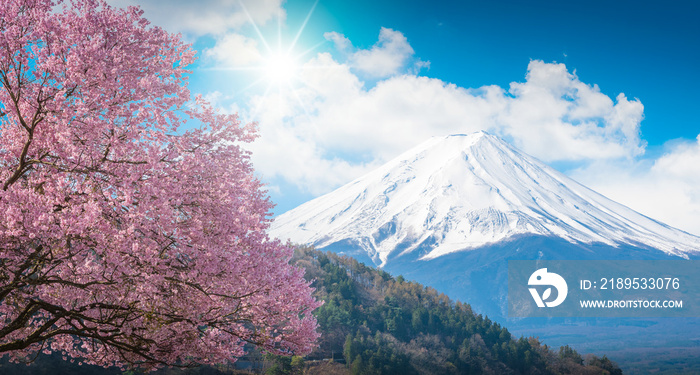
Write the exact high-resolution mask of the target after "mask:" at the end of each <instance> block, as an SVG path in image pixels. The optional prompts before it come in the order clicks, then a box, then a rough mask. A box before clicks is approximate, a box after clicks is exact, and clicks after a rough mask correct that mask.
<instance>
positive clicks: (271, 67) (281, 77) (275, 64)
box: [262, 52, 301, 85]
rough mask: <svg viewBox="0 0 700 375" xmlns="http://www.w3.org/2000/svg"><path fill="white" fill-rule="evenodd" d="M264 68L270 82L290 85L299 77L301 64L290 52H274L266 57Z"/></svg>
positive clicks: (266, 77)
mask: <svg viewBox="0 0 700 375" xmlns="http://www.w3.org/2000/svg"><path fill="white" fill-rule="evenodd" d="M262 70H263V74H264V76H265V79H266V80H267V81H268V83H269V84H273V85H282V84H287V85H289V84H291V83H292V82H293V81H294V80H295V79H296V78H298V75H299V71H300V70H301V66H300V65H299V63H298V62H297V57H295V56H292V55H291V54H290V53H285V52H274V53H271V54H270V56H268V57H267V58H266V59H265V62H264V65H263V68H262Z"/></svg>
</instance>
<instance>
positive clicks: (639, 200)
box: [571, 135, 700, 235]
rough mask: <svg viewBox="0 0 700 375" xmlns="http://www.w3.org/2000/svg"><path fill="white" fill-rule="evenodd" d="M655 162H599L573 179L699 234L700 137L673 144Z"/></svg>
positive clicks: (652, 215) (587, 167) (656, 217)
mask: <svg viewBox="0 0 700 375" xmlns="http://www.w3.org/2000/svg"><path fill="white" fill-rule="evenodd" d="M666 149H667V151H666V153H665V154H663V155H662V156H661V157H659V158H658V159H656V160H643V161H628V162H624V163H619V162H618V163H611V162H598V163H593V164H591V165H589V166H586V167H584V168H581V169H579V170H576V171H573V172H572V173H571V175H572V177H574V178H575V179H577V180H578V181H580V182H581V183H583V184H585V185H587V186H589V187H590V188H592V189H594V190H596V191H598V192H600V193H601V194H604V195H606V196H607V197H608V198H610V199H613V200H615V201H617V202H620V203H622V204H624V205H627V206H629V207H630V208H632V209H634V210H637V211H639V212H641V213H643V214H645V215H647V216H649V217H651V218H654V219H656V220H659V221H661V222H663V223H666V224H669V225H671V226H674V227H676V228H680V229H683V230H685V231H687V232H689V233H692V234H695V235H700V190H699V189H698V186H700V135H698V139H697V140H696V141H695V142H687V141H672V142H669V143H668V144H667V145H666Z"/></svg>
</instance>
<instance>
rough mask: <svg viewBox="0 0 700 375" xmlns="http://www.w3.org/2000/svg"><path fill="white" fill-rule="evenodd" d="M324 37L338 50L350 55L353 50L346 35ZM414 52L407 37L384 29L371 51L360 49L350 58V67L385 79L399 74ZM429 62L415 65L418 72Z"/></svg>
mask: <svg viewBox="0 0 700 375" xmlns="http://www.w3.org/2000/svg"><path fill="white" fill-rule="evenodd" d="M324 37H325V38H326V39H327V40H330V41H332V42H333V43H334V44H335V47H336V49H338V50H339V51H341V52H345V53H348V52H349V51H351V50H352V49H353V47H352V43H351V42H350V40H349V39H348V38H346V37H345V36H344V35H342V34H339V33H336V32H329V33H325V34H324ZM413 54H414V51H413V48H412V47H411V45H410V44H409V43H408V40H407V39H406V37H405V36H404V35H403V34H402V33H401V32H399V31H395V30H392V29H388V28H385V27H382V28H381V30H379V40H378V41H377V43H376V44H374V45H373V46H372V47H371V48H370V49H360V50H357V51H355V52H352V53H351V54H350V55H349V57H348V63H349V64H350V66H351V67H352V68H353V69H355V70H357V71H358V72H361V73H363V74H366V75H368V76H370V77H373V78H383V77H389V76H392V75H395V74H398V73H399V72H400V70H401V69H402V68H404V67H405V66H406V65H407V63H408V62H409V60H410V58H411V57H412V56H413ZM426 64H429V63H427V62H420V60H419V63H417V64H416V65H415V67H416V68H418V70H420V68H422V67H426V66H427V65H426Z"/></svg>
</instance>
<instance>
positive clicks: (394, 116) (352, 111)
mask: <svg viewBox="0 0 700 375" xmlns="http://www.w3.org/2000/svg"><path fill="white" fill-rule="evenodd" d="M329 37H330V38H331V39H337V40H339V41H340V43H341V44H342V43H344V42H343V39H340V38H339V36H338V35H334V36H329ZM349 59H351V58H349ZM307 67H308V69H303V70H302V71H303V77H302V82H303V86H302V87H300V88H298V89H297V90H296V91H295V92H294V93H291V92H287V93H286V96H285V93H278V94H275V95H274V96H270V95H268V96H267V97H265V98H263V97H258V98H257V99H256V101H255V103H253V105H252V107H254V108H256V113H258V117H257V120H259V122H260V124H261V138H260V140H259V141H257V142H256V143H258V144H259V145H256V146H254V147H255V150H254V160H255V162H256V167H257V168H258V170H259V171H261V172H262V173H263V175H267V176H276V177H280V178H283V179H284V180H287V181H289V182H291V183H294V184H296V185H297V186H299V187H300V188H302V189H303V190H306V191H311V192H314V193H315V194H318V193H323V192H327V191H329V190H330V189H332V188H334V187H337V186H339V185H341V184H342V183H345V182H348V181H350V180H351V179H352V178H354V177H358V176H359V175H360V174H362V173H364V172H367V171H368V170H369V169H371V168H373V167H374V166H376V165H379V164H381V163H383V162H385V161H387V160H389V159H390V158H392V157H394V156H396V155H397V154H398V153H400V152H403V151H405V150H407V149H408V148H410V147H413V146H414V145H416V144H418V143H420V142H422V141H424V140H425V139H427V138H429V137H431V136H435V135H446V134H453V133H469V132H474V131H477V130H488V131H490V132H493V133H495V134H498V135H501V136H503V137H506V138H508V139H510V140H512V141H513V142H514V143H515V144H516V145H517V146H519V147H521V148H523V149H524V150H525V151H526V152H528V153H530V154H532V155H534V156H536V157H539V158H541V159H543V160H545V161H549V162H551V161H561V160H584V161H586V160H607V159H616V158H632V157H634V156H636V155H639V154H640V153H641V152H643V150H644V143H643V142H642V141H641V139H640V138H639V123H640V121H641V119H642V114H643V106H642V105H641V103H640V102H639V101H637V100H632V101H629V100H627V99H626V98H625V97H624V95H620V96H618V97H617V98H616V100H615V101H613V100H612V99H611V98H610V97H608V96H606V95H605V94H603V93H601V92H600V90H599V89H598V87H597V86H591V85H587V84H585V83H583V82H581V81H580V80H579V79H578V78H577V77H576V76H575V75H573V74H571V73H569V72H568V71H567V69H566V67H565V66H564V65H563V64H546V63H543V62H541V61H533V62H531V63H530V64H529V66H528V74H527V76H526V80H525V81H524V82H518V83H513V84H512V85H511V87H510V89H509V90H505V89H503V88H501V87H498V86H486V87H482V88H479V89H465V88H462V87H458V86H456V85H453V84H448V83H445V82H443V81H441V80H438V79H434V78H428V77H421V76H416V75H410V74H403V75H395V76H392V77H389V78H387V79H384V80H380V81H378V82H377V83H376V85H375V86H374V87H371V88H367V87H366V86H365V83H364V82H363V81H362V80H361V79H360V78H359V77H358V76H357V75H356V74H354V73H353V70H352V67H351V63H350V62H346V63H341V62H338V61H336V60H334V59H333V58H332V57H331V55H330V54H327V53H322V54H318V55H317V56H316V57H315V58H314V59H313V60H311V61H309V62H308V63H307ZM300 103H303V104H304V105H303V106H302V105H301V104H300ZM281 134H284V136H283V137H282V136H281ZM285 155H286V156H285ZM302 156H303V157H302ZM280 160H284V162H280Z"/></svg>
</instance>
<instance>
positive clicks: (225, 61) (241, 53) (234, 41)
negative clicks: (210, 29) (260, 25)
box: [203, 33, 263, 68]
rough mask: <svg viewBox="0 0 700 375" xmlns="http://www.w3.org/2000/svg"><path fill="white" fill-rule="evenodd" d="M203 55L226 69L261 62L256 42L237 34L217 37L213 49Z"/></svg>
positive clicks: (261, 58) (205, 51) (207, 50)
mask: <svg viewBox="0 0 700 375" xmlns="http://www.w3.org/2000/svg"><path fill="white" fill-rule="evenodd" d="M203 55H204V57H205V58H208V59H212V60H214V61H215V62H216V63H218V64H222V65H224V66H225V67H227V68H236V67H247V66H252V65H255V64H260V63H261V62H262V61H263V57H262V54H261V53H260V50H259V49H258V42H257V40H255V39H251V38H248V37H246V36H244V35H241V34H237V33H231V34H226V35H224V36H221V37H219V38H218V39H217V41H216V44H215V45H214V47H212V48H209V49H206V50H204V52H203Z"/></svg>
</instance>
